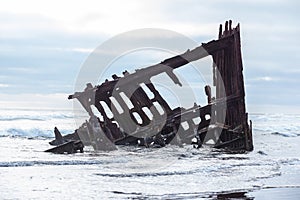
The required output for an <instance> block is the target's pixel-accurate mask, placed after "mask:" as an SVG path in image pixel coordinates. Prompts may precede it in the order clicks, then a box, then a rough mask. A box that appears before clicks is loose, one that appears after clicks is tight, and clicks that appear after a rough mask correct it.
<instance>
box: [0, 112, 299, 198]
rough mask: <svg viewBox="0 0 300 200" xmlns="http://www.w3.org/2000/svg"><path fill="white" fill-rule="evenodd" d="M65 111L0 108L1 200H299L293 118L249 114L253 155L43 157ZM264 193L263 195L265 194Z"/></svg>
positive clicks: (140, 151)
mask: <svg viewBox="0 0 300 200" xmlns="http://www.w3.org/2000/svg"><path fill="white" fill-rule="evenodd" d="M78 117H79V118H82V119H84V118H85V117H86V116H84V115H82V116H78V115H74V113H73V111H72V110H47V109H44V110H43V109H42V110H37V109H36V110H34V109H31V110H29V109H23V110H22V109H18V110H15V109H1V111H0V177H1V178H0V199H73V198H79V199H128V198H129V199H216V198H220V197H222V195H237V196H238V198H239V199H251V198H255V199H283V198H284V199H298V197H299V195H300V173H299V172H300V147H299V144H300V115H287V114H250V115H249V119H251V120H252V122H253V138H254V151H252V152H250V153H242V154H231V153H228V152H222V151H220V150H215V149H211V148H209V147H203V148H200V149H195V148H193V147H192V146H191V145H186V146H184V147H177V146H172V145H169V146H167V147H164V148H141V147H125V146H119V147H118V150H117V151H113V152H95V151H93V149H91V148H90V147H86V148H85V152H84V153H82V154H81V153H78V154H72V155H57V154H51V153H45V152H44V150H46V149H48V148H51V146H50V145H49V144H48V142H49V141H51V140H52V139H53V137H54V135H53V129H54V127H55V126H57V127H58V128H59V129H60V131H61V132H62V134H68V133H72V132H73V131H74V129H76V128H77V127H78V126H77V125H78V123H77V122H76V120H74V119H75V118H78ZM266 194H267V195H266Z"/></svg>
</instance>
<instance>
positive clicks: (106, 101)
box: [48, 21, 253, 152]
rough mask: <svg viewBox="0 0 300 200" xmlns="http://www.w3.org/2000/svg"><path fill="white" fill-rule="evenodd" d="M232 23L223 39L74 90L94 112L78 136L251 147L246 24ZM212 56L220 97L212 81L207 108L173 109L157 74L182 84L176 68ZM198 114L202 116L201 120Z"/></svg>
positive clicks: (90, 141)
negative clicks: (244, 43) (245, 72)
mask: <svg viewBox="0 0 300 200" xmlns="http://www.w3.org/2000/svg"><path fill="white" fill-rule="evenodd" d="M231 24H232V22H231V21H229V22H226V23H225V30H224V31H223V30H222V25H220V29H219V38H218V40H213V41H210V42H208V43H203V44H202V45H201V46H199V47H197V48H195V49H193V50H188V51H186V52H185V53H183V54H181V55H178V56H174V57H172V58H169V59H166V60H164V61H162V62H161V63H159V64H157V65H153V66H149V67H147V68H143V69H138V70H136V71H135V72H134V73H129V72H128V71H124V72H123V77H119V76H117V75H116V74H114V75H112V78H113V80H107V79H106V80H105V82H103V83H102V84H101V85H98V86H95V87H93V86H92V85H91V84H90V83H88V84H87V87H86V88H85V90H84V91H83V92H76V93H75V94H73V95H70V96H69V99H75V98H76V99H78V101H79V102H80V103H81V105H82V106H83V107H84V108H85V110H86V111H87V112H88V113H89V116H90V119H89V120H88V121H86V122H85V123H84V124H82V126H81V127H79V128H78V129H77V130H76V131H75V133H74V134H73V135H74V137H79V138H80V140H81V142H82V143H83V144H84V145H91V146H93V148H94V149H95V150H115V149H116V146H115V145H141V146H146V147H149V146H159V147H163V146H165V145H167V144H174V145H179V146H182V144H193V145H194V146H195V147H197V148H200V147H201V146H202V144H205V143H207V142H208V141H210V140H213V141H214V144H213V146H214V147H215V148H226V149H230V150H246V151H251V150H252V149H253V144H252V128H251V126H252V125H251V123H250V126H249V125H248V114H247V113H246V108H245V91H244V80H243V65H242V57H241V46H240V28H239V25H237V27H236V28H232V27H231ZM209 55H210V56H212V58H213V61H214V65H213V66H212V70H213V86H214V87H215V90H216V94H215V97H212V90H211V86H209V85H207V86H205V88H204V89H205V94H206V96H207V105H205V106H202V107H201V106H200V105H197V104H196V103H194V106H193V107H191V108H182V107H181V108H180V107H177V108H174V109H171V107H170V106H169V104H168V103H167V101H166V100H165V99H164V98H163V97H162V96H161V94H160V93H159V92H158V90H157V89H156V88H155V86H154V84H153V83H152V82H151V80H150V79H151V77H153V76H156V75H158V74H161V73H164V72H165V73H166V74H167V75H168V76H169V77H170V78H171V79H172V80H173V82H174V83H175V84H177V85H179V86H182V84H181V82H180V81H179V79H178V78H177V76H176V75H175V74H174V73H173V70H174V69H176V68H179V67H182V66H184V65H186V64H188V63H190V62H192V61H195V60H199V59H201V58H204V57H206V56H209ZM142 84H144V86H146V87H147V89H149V90H150V91H151V93H152V94H153V96H154V97H153V98H150V97H149V96H148V95H147V92H146V91H145V90H144V88H143V87H142ZM91 106H95V107H96V108H97V110H98V111H99V113H100V115H101V116H102V118H101V119H100V118H97V117H96V116H95V115H94V113H93V111H92V109H91ZM108 110H109V112H110V113H112V115H113V116H112V117H111V116H109V115H108ZM149 112H150V113H151V116H149ZM195 119H200V120H199V122H195ZM183 124H185V125H186V127H184V126H183ZM55 134H57V133H55ZM76 134H77V136H76ZM71 135H72V134H71ZM65 139H67V138H66V137H62V138H61V137H58V139H56V140H57V142H58V143H61V142H62V141H64V140H65ZM71 142H72V143H71V144H70V142H69V143H66V145H67V146H70V145H71V146H72V145H73V147H74V149H78V147H77V146H76V145H75V144H80V143H77V140H76V142H75V141H71ZM53 144H54V143H53ZM63 145H65V144H63ZM63 145H61V146H60V147H62V146H63ZM74 145H75V146H74ZM66 148H69V147H66ZM82 148H83V146H82ZM48 151H49V150H48ZM51 152H53V151H51Z"/></svg>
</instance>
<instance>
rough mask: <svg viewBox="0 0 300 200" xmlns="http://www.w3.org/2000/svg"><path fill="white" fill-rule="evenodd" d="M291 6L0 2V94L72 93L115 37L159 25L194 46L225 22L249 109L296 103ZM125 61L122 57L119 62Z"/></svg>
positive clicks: (294, 6) (281, 0) (299, 71)
mask: <svg viewBox="0 0 300 200" xmlns="http://www.w3.org/2000/svg"><path fill="white" fill-rule="evenodd" d="M299 7H300V3H298V1H296V0H295V1H291V0H290V1H285V0H275V1H272V0H267V1H258V0H255V1H253V0H252V1H250V0H246V1H237V0H230V1H226V2H224V1H221V0H217V1H198V0H187V1H182V0H164V1H158V0H152V1H150V0H148V1H147V0H146V1H138V0H133V1H116V0H113V1H84V2H81V3H79V2H73V1H34V0H27V1H13V0H11V1H6V2H2V4H1V7H0V69H1V73H0V93H2V94H5V95H12V96H11V98H15V97H16V95H21V94H29V93H30V94H44V95H50V94H53V93H63V94H65V93H66V94H67V93H72V92H74V91H73V88H74V83H75V80H76V77H77V74H78V72H79V70H80V67H81V65H82V63H83V62H84V61H85V59H86V58H87V56H88V55H89V53H90V52H91V51H92V50H93V49H95V48H96V47H97V46H98V45H100V44H101V43H102V42H104V41H105V40H107V39H109V38H110V37H112V36H114V35H116V34H119V33H122V32H126V31H130V30H133V29H139V28H163V29H170V30H172V31H176V32H178V33H182V34H185V35H187V36H189V37H190V38H192V39H193V40H195V41H196V42H197V43H199V44H200V43H201V42H207V41H209V40H211V39H215V38H216V37H217V34H218V26H219V24H220V23H223V22H224V21H225V20H228V19H232V20H233V24H234V25H235V24H236V23H238V22H239V23H241V30H242V49H243V59H244V74H245V83H246V90H247V91H246V92H247V97H246V98H247V103H248V104H249V107H251V111H255V112H258V111H259V110H262V109H261V107H262V106H261V105H266V106H267V105H274V106H273V107H272V109H271V110H272V111H274V108H276V109H277V108H278V107H280V106H284V107H285V108H286V107H294V106H295V107H297V106H298V107H299V106H300V103H299V102H300V101H299V100H300V98H299V89H298V85H300V80H299V77H300V64H299V63H300V62H299V60H300V59H299V58H300V55H299V54H298V51H299V46H300V40H299V34H300V26H299V25H300V22H299V14H298V13H299V12H298V8H299ZM166 41H168V40H167V38H166ZM191 48H193V47H191ZM160 59H161V57H160V56H159V55H156V54H153V55H149V57H148V56H147V54H145V58H144V59H141V62H139V63H142V62H143V60H144V61H145V63H146V64H148V63H153V64H154V63H157V62H159V61H161V60H160ZM130 63H131V62H130V60H129V59H127V60H126V63H124V64H126V65H130ZM132 63H133V64H136V63H137V62H135V61H132ZM122 67H123V66H122ZM137 67H139V66H137ZM115 73H117V74H120V73H121V71H116V72H115ZM28 96H29V95H26V96H25V98H28ZM5 97H6V99H7V96H5ZM0 98H1V97H0ZM0 101H1V99H0ZM62 101H65V99H62ZM256 105H257V106H256ZM270 107H271V106H270ZM255 108H258V109H256V110H255ZM276 109H275V112H276ZM278 112H281V111H279V110H278Z"/></svg>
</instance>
